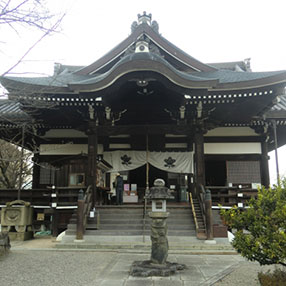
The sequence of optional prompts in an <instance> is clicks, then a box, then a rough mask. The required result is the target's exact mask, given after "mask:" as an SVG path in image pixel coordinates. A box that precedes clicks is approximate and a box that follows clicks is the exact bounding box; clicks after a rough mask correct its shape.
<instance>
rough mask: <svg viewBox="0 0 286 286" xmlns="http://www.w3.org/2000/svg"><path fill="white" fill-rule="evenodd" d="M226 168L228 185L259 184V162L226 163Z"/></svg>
mask: <svg viewBox="0 0 286 286" xmlns="http://www.w3.org/2000/svg"><path fill="white" fill-rule="evenodd" d="M226 166H227V181H228V183H233V184H251V183H261V176H260V162H259V161H227V164H226Z"/></svg>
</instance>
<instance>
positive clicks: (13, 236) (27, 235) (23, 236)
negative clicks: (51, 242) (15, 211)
mask: <svg viewBox="0 0 286 286" xmlns="http://www.w3.org/2000/svg"><path fill="white" fill-rule="evenodd" d="M8 235H9V238H10V240H19V241H24V240H29V239H32V238H33V237H34V232H33V231H26V232H8Z"/></svg>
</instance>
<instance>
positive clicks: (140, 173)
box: [129, 164, 168, 200]
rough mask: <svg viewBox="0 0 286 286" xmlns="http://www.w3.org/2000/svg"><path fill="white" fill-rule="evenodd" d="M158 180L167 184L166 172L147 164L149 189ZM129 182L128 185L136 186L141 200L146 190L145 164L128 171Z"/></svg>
mask: <svg viewBox="0 0 286 286" xmlns="http://www.w3.org/2000/svg"><path fill="white" fill-rule="evenodd" d="M158 178H160V179H163V180H164V181H165V183H166V184H168V172H166V171H163V170H160V169H158V168H155V167H153V166H152V165H150V164H149V187H152V186H153V183H154V181H155V180H156V179H158ZM129 182H130V184H137V190H138V196H139V200H140V199H141V200H142V199H143V196H144V192H145V189H146V164H145V165H143V166H141V167H139V168H137V169H134V170H131V171H129Z"/></svg>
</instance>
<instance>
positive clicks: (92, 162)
mask: <svg viewBox="0 0 286 286" xmlns="http://www.w3.org/2000/svg"><path fill="white" fill-rule="evenodd" d="M97 146H98V136H97V133H96V130H94V129H93V130H92V132H91V133H90V134H88V178H87V183H88V185H91V186H92V190H93V194H92V196H93V205H95V204H96V201H98V198H97V192H96V165H97V162H96V158H97Z"/></svg>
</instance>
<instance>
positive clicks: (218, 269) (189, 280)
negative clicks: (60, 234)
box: [0, 239, 265, 286]
mask: <svg viewBox="0 0 286 286" xmlns="http://www.w3.org/2000/svg"><path fill="white" fill-rule="evenodd" d="M54 245H55V243H54V242H52V241H51V240H44V239H43V240H42V239H41V240H33V241H27V242H24V243H23V242H13V243H12V249H11V252H10V253H9V255H7V256H5V257H2V258H0V285H7V286H8V285H13V286H18V285H19V286H20V285H21V286H26V285H27V286H28V285H29V286H31V285H32V286H34V285H42V286H49V285H53V286H54V285H61V286H65V285H66V286H73V285H83V286H89V285H96V286H113V285H114V286H133V285H138V286H149V285H150V286H151V285H152V286H160V285H162V286H168V285H172V286H181V285H182V286H194V285H201V286H207V285H216V286H225V285H235V286H237V285H248V286H252V285H259V283H258V281H257V273H258V272H259V271H261V267H260V266H259V265H258V264H257V263H250V262H246V261H245V260H244V259H243V258H242V257H240V256H239V255H194V254H183V253H180V254H169V257H168V261H170V262H178V263H183V264H186V265H187V269H186V270H184V271H182V272H180V273H178V274H176V275H174V276H171V277H163V278H162V277H149V278H137V277H132V276H130V275H129V268H130V266H131V264H132V262H133V261H135V260H139V261H142V260H147V259H149V258H150V254H149V253H144V254H143V253H140V251H139V250H138V251H137V252H129V253H128V252H117V251H114V250H113V251H104V250H97V251H80V250H75V251H67V250H59V249H55V248H54ZM264 270H265V269H264Z"/></svg>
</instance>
